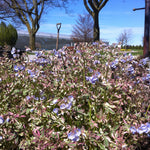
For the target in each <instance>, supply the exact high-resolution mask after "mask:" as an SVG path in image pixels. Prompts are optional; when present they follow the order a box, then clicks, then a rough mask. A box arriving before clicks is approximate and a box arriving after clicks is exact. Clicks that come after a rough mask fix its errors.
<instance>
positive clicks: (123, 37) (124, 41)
mask: <svg viewBox="0 0 150 150" xmlns="http://www.w3.org/2000/svg"><path fill="white" fill-rule="evenodd" d="M131 35H132V31H131V30H124V31H123V32H122V33H120V35H119V37H118V39H117V41H118V42H121V45H122V46H125V49H126V47H127V45H128V42H129V41H130V39H131Z"/></svg>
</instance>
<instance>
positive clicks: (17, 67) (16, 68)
mask: <svg viewBox="0 0 150 150" xmlns="http://www.w3.org/2000/svg"><path fill="white" fill-rule="evenodd" d="M24 69H25V66H22V65H19V66H17V65H14V71H16V72H18V71H22V70H24Z"/></svg>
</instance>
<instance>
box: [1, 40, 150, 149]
mask: <svg viewBox="0 0 150 150" xmlns="http://www.w3.org/2000/svg"><path fill="white" fill-rule="evenodd" d="M12 53H13V51H12ZM26 54H27V53H26ZM148 62H149V59H148V58H146V59H139V58H137V57H135V56H133V55H131V54H124V55H121V54H120V51H119V50H118V49H113V48H108V47H106V46H105V45H104V44H100V43H98V42H96V43H93V44H89V43H80V44H76V46H75V47H74V48H72V49H69V48H67V47H64V48H62V49H59V50H51V51H48V52H47V51H40V52H38V53H36V58H35V59H34V60H33V61H32V62H29V61H24V60H22V59H17V60H15V59H10V60H9V59H6V58H0V65H1V70H0V83H1V85H0V106H1V107H0V114H1V116H0V127H1V128H0V140H1V142H0V146H2V148H3V149H14V148H15V149H41V150H44V149H95V148H96V149H124V148H125V147H126V149H136V148H137V147H136V144H137V143H138V141H139V138H142V137H145V135H148V136H149V134H150V123H149V121H150V120H149V116H150V110H149V108H150V102H149V95H150V86H149V83H150V82H149V80H150V75H149V70H148V69H149V68H148ZM16 74H18V75H19V77H16V78H15V79H14V77H15V75H16ZM139 116H140V117H139ZM5 118H9V122H7V121H6V120H7V119H5ZM139 122H147V123H146V124H142V125H141V126H140V127H139V128H135V127H131V128H130V130H131V132H132V133H134V134H135V135H133V134H130V132H129V128H128V125H129V124H131V123H134V124H136V125H137V124H138V123H139ZM110 133H111V134H110ZM136 133H139V134H136ZM142 133H143V134H142ZM133 137H134V138H133ZM146 137H147V136H146ZM133 140H134V141H133ZM133 143H134V144H133Z"/></svg>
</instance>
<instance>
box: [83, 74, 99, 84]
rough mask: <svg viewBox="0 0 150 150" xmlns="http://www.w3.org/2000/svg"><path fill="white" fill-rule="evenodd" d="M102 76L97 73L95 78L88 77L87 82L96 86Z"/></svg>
mask: <svg viewBox="0 0 150 150" xmlns="http://www.w3.org/2000/svg"><path fill="white" fill-rule="evenodd" d="M100 76H101V74H100V73H99V72H96V73H95V74H94V75H93V76H91V77H87V76H86V80H87V81H89V82H90V83H92V84H95V83H96V82H97V81H98V80H99V78H100Z"/></svg>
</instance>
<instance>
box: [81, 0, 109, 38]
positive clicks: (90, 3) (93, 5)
mask: <svg viewBox="0 0 150 150" xmlns="http://www.w3.org/2000/svg"><path fill="white" fill-rule="evenodd" d="M108 1H109V0H84V6H85V8H86V9H87V11H88V12H89V14H90V15H91V16H92V17H93V20H94V26H93V30H94V32H93V38H94V41H99V40H100V28H99V12H100V11H101V9H102V8H103V7H104V6H105V5H106V3H107V2H108Z"/></svg>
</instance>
